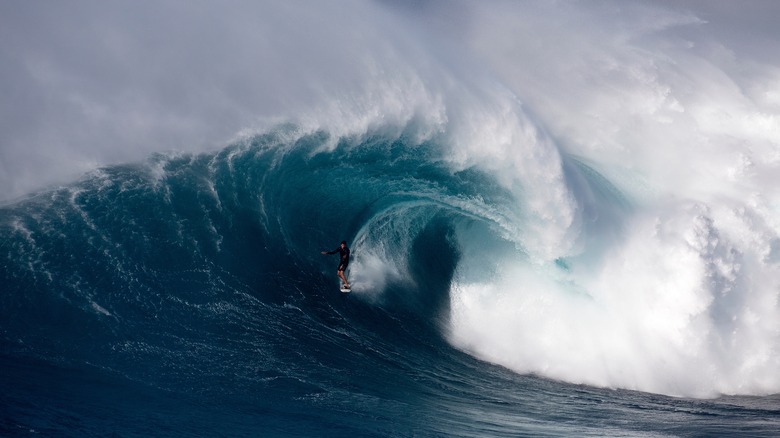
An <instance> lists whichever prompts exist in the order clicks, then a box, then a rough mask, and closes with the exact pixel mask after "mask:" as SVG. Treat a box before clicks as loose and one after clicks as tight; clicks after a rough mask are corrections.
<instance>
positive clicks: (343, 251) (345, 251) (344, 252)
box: [322, 240, 350, 289]
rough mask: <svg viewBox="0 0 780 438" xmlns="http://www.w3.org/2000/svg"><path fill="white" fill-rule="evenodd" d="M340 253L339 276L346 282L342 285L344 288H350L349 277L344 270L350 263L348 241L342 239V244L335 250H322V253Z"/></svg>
mask: <svg viewBox="0 0 780 438" xmlns="http://www.w3.org/2000/svg"><path fill="white" fill-rule="evenodd" d="M336 253H339V254H340V255H341V261H340V262H339V271H338V276H339V278H341V281H343V282H344V285H343V286H342V288H343V289H349V288H350V287H349V282H348V281H347V277H345V276H344V271H346V270H347V265H349V248H347V241H346V240H342V241H341V245H339V247H338V248H336V249H334V250H333V251H322V254H331V255H332V254H336Z"/></svg>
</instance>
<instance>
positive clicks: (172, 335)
mask: <svg viewBox="0 0 780 438" xmlns="http://www.w3.org/2000/svg"><path fill="white" fill-rule="evenodd" d="M329 141H330V138H329V137H328V136H327V135H326V134H324V133H313V134H307V135H301V136H297V135H295V129H294V127H280V128H278V129H277V130H276V131H274V132H273V133H268V134H265V135H258V136H255V137H252V138H249V139H247V140H246V141H244V142H241V143H240V144H237V145H233V146H230V147H227V148H225V149H224V150H221V151H219V152H217V153H210V154H200V155H190V154H187V155H176V156H164V155H156V156H154V157H151V158H150V159H149V160H147V161H145V162H143V163H138V164H133V165H122V166H113V167H107V168H103V169H100V170H97V171H94V172H93V173H91V174H90V175H88V176H86V177H85V178H84V179H82V180H81V181H79V182H77V183H74V184H72V185H70V186H67V187H63V188H60V189H57V190H53V191H49V192H45V193H42V194H39V195H36V196H33V197H31V198H29V199H26V200H24V201H20V202H18V203H15V204H12V205H10V206H6V207H4V208H3V209H2V233H3V237H4V240H3V260H4V261H3V266H4V268H3V271H2V274H3V278H2V282H3V284H4V293H3V297H2V310H3V315H2V320H3V333H2V334H3V337H2V341H3V355H2V369H3V373H2V385H3V391H2V393H3V396H2V397H3V400H2V404H3V406H4V409H3V414H2V423H1V425H2V429H3V432H4V434H10V435H43V436H58V435H72V436H101V435H110V434H117V435H121V436H142V435H153V436H182V435H184V436H187V435H203V436H241V435H244V436H262V435H268V436H271V435H290V436H346V435H356V436H479V435H482V436H484V435H487V436H518V435H527V436H561V435H600V436H603V435H610V436H686V435H688V436H695V435H728V434H734V435H741V434H746V433H748V434H754V435H756V436H760V435H765V436H770V435H772V434H774V433H776V432H777V430H778V426H780V416H779V415H778V414H780V410H779V409H778V401H780V399H778V397H777V396H760V397H755V396H747V395H744V396H731V397H726V396H721V397H716V398H705V399H695V398H686V397H671V396H666V395H662V394H653V393H649V392H642V391H632V390H627V389H621V388H619V387H618V385H615V386H613V387H612V388H603V387H596V386H588V385H584V384H577V383H567V382H566V381H563V380H561V379H555V378H550V377H546V376H545V375H544V372H543V371H542V370H537V369H531V370H528V371H527V372H516V371H513V370H511V369H509V368H507V367H506V366H501V365H500V364H495V363H489V362H486V361H483V360H480V359H479V358H478V357H474V356H473V355H470V354H467V352H464V350H463V349H461V348H458V346H459V345H458V342H459V341H458V340H457V339H456V340H453V339H452V338H453V337H454V338H457V337H458V336H459V335H458V334H457V329H455V328H453V324H456V323H457V319H458V318H461V317H459V316H457V313H456V312H458V309H459V308H460V307H462V306H465V305H464V304H458V303H456V301H457V300H456V297H455V295H456V294H457V293H459V292H455V291H454V289H458V288H459V287H460V288H466V286H462V287H461V286H457V285H458V284H472V283H475V282H480V281H482V282H484V281H487V279H489V278H491V276H495V274H490V273H487V271H489V266H491V265H492V264H493V263H495V262H496V261H495V259H494V256H492V255H491V254H501V255H502V257H510V258H511V259H512V260H516V261H517V262H518V263H526V262H525V260H528V259H529V256H528V254H527V253H526V252H527V251H524V250H523V249H522V248H518V247H516V246H515V245H513V244H509V243H508V241H507V239H508V237H507V233H509V231H508V229H509V227H508V226H507V225H505V224H503V223H502V221H504V220H508V219H506V218H507V217H508V216H509V215H510V214H509V213H508V212H502V211H501V210H502V209H503V207H502V206H503V205H504V204H505V203H506V202H507V198H508V197H511V195H510V194H509V193H507V191H506V190H504V189H502V188H501V187H500V186H498V185H497V184H495V183H492V182H491V179H490V176H489V175H487V174H485V173H483V172H479V171H476V170H472V169H464V170H461V171H458V172H452V171H450V170H449V169H448V168H447V167H446V166H444V165H443V164H442V163H441V162H439V161H437V160H435V159H432V157H431V154H432V152H431V151H434V150H436V149H437V146H436V145H435V144H419V145H414V144H412V145H410V144H408V143H406V142H405V141H404V140H401V139H395V140H392V141H391V140H387V139H385V138H382V137H371V138H366V139H364V140H361V141H360V142H357V143H350V142H349V141H346V140H342V141H340V142H338V143H337V144H335V145H334V146H333V148H332V149H330V150H326V151H323V150H322V147H323V145H325V144H328V142H329ZM591 172H592V171H591V170H588V171H587V172H583V173H582V176H583V178H585V180H586V181H589V182H590V183H591V184H593V185H594V186H598V185H599V184H603V181H602V180H601V179H600V178H597V177H595V176H594V175H593V174H592V173H591ZM600 192H602V195H603V196H604V197H606V198H607V199H608V200H609V199H612V200H613V201H614V202H616V203H618V204H620V205H622V204H621V202H622V201H621V202H618V201H619V200H616V198H614V196H616V195H614V194H613V193H611V192H609V191H607V190H603V188H602V190H600ZM621 208H623V207H621ZM619 210H620V209H619ZM342 238H346V239H348V240H349V241H350V244H351V247H352V252H353V261H352V263H351V265H350V269H351V270H350V276H351V278H352V282H353V284H354V286H353V288H354V291H353V292H352V293H350V294H342V293H340V292H339V291H338V282H337V279H336V277H335V272H334V270H335V266H336V264H337V261H336V260H335V259H334V258H330V257H326V256H322V255H321V254H320V250H323V249H330V247H335V246H336V245H337V243H338V241H340V240H341V239H342ZM569 263H571V262H568V263H566V264H564V262H562V261H559V262H558V263H557V264H554V265H553V268H551V269H557V270H560V271H563V272H567V271H570V270H571V269H572V268H571V267H570V266H569ZM464 265H465V266H464ZM477 268H479V269H477ZM469 282H471V283H469ZM517 289H518V290H521V291H522V290H524V286H523V285H518V286H517ZM551 293H552V292H551ZM561 293H563V294H565V296H566V297H565V299H570V300H580V297H578V296H577V295H574V294H573V293H571V292H561ZM507 310H509V309H505V311H507ZM461 311H463V310H461ZM478 311H481V309H478ZM549 312H550V314H549V315H547V317H549V318H555V317H557V315H556V313H555V312H554V310H549ZM471 317H472V318H473V317H476V316H471ZM483 322H484V324H487V325H490V324H495V321H491V320H490V319H487V320H484V321H483ZM545 329H546V328H545V327H540V329H539V330H538V331H536V332H534V333H530V334H515V335H514V336H515V337H517V338H518V339H521V338H523V337H525V336H531V337H536V338H540V339H541V338H546V337H549V336H550V334H549V333H548V332H545ZM474 330H475V331H478V330H479V328H476V329H474ZM570 336H576V335H575V334H571V335H570ZM534 347H535V348H539V347H538V346H534ZM516 348H517V350H518V352H517V354H518V355H522V354H523V353H522V352H524V351H527V348H526V346H524V345H523V343H522V342H517V344H516ZM555 348H556V347H555V346H551V347H550V349H551V350H554V349H555ZM466 351H468V350H466ZM531 353H533V354H536V355H541V354H543V353H538V352H529V354H531ZM604 355H605V356H607V355H608V353H604ZM526 360H527V361H529V362H533V361H536V360H538V361H548V360H549V358H547V357H536V356H530V357H528V358H527V359H526ZM581 360H582V361H583V364H582V366H583V367H587V366H592V365H590V364H588V363H587V362H586V360H585V358H581ZM645 360H653V357H652V356H648V357H647V358H646V359H645ZM605 366H607V365H605ZM570 372H571V373H572V374H574V375H576V371H575V370H571V371H570ZM586 372H587V370H585V371H583V373H586ZM659 374H660V375H661V376H665V375H666V374H665V373H659ZM659 378H665V377H659ZM616 382H619V380H616Z"/></svg>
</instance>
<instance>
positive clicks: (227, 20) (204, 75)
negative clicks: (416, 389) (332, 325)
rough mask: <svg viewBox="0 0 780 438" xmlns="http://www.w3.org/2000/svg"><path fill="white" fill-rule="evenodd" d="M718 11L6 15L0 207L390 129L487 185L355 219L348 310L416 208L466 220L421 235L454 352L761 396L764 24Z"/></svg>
mask: <svg viewBox="0 0 780 438" xmlns="http://www.w3.org/2000/svg"><path fill="white" fill-rule="evenodd" d="M727 3H728V2H723V3H720V2H682V3H677V2H641V1H634V2H623V1H620V2H617V1H615V2H610V1H605V2H598V3H581V2H555V3H548V2H545V3H534V2H520V3H518V2H488V3H479V4H476V3H466V2H462V3H461V2H435V1H434V2H422V3H420V4H415V3H402V4H401V5H396V4H394V3H391V2H378V3H371V2H342V3H339V4H338V5H336V6H334V5H332V4H328V5H324V4H320V3H319V2H295V1H294V2H285V3H284V4H283V5H281V4H263V3H260V4H257V3H254V2H231V3H228V5H227V6H226V7H220V8H219V9H218V10H215V8H216V7H215V6H214V5H212V4H209V3H206V2H193V3H188V4H187V5H186V6H184V5H178V4H175V3H162V4H158V3H156V2H131V3H113V2H112V3H101V4H93V3H86V2H84V3H79V2H76V3H68V4H67V5H66V4H57V3H54V4H45V5H42V4H39V3H32V4H25V5H19V4H11V3H5V4H3V5H2V6H0V17H2V18H0V40H2V43H0V56H1V57H2V58H0V59H2V60H3V62H0V78H2V84H1V85H0V87H2V88H0V90H2V91H3V94H4V95H5V96H8V98H7V99H2V103H0V114H2V115H3V117H2V121H0V187H2V190H3V191H2V193H1V194H0V197H2V199H3V200H4V201H5V202H6V203H8V204H13V201H11V200H13V199H16V198H17V197H20V196H22V195H25V194H27V193H30V192H32V191H35V190H41V189H44V188H46V187H49V186H51V185H52V184H55V185H56V184H66V183H68V182H70V181H72V180H74V179H75V178H77V176H78V175H80V174H82V173H83V172H84V171H88V170H92V169H95V168H97V167H99V166H103V165H108V164H114V163H121V162H127V161H139V160H142V159H144V158H145V157H147V156H149V155H150V154H152V153H154V152H165V151H169V150H175V151H183V152H187V153H197V152H203V151H215V150H220V149H221V148H222V147H224V146H225V145H227V144H233V143H236V142H240V141H241V140H242V139H251V138H253V136H254V135H255V134H257V133H264V132H267V131H268V130H271V129H272V127H274V126H276V125H277V124H278V123H285V122H293V123H295V126H296V127H297V128H296V132H295V134H290V135H291V138H293V139H295V138H302V137H304V136H305V135H307V134H311V133H316V132H323V131H324V132H327V133H328V136H327V139H328V140H326V141H324V142H323V143H322V144H321V145H319V146H318V147H317V150H316V151H313V152H312V154H313V155H316V154H317V153H329V152H333V151H335V150H337V149H338V147H339V144H340V143H339V141H341V140H345V139H346V140H347V141H348V143H349V144H350V145H352V146H354V147H360V146H361V145H365V144H366V143H367V142H366V141H364V140H366V139H369V138H371V137H372V136H381V137H383V138H389V139H397V140H399V141H403V142H404V144H406V145H408V147H409V148H411V149H413V148H430V154H429V155H428V156H426V159H430V161H431V162H432V163H436V165H437V166H442V167H443V168H446V169H447V170H448V171H449V172H451V173H452V174H457V173H458V172H468V171H477V172H479V173H480V174H482V175H487V176H488V178H489V179H490V181H488V182H485V183H484V185H481V184H478V183H477V182H474V183H473V185H474V186H475V188H474V192H473V193H465V188H464V189H463V191H464V193H448V192H445V193H442V192H440V191H437V190H436V187H435V185H424V184H423V185H419V186H418V185H413V184H412V185H410V186H405V188H404V191H406V193H407V194H408V193H409V192H412V191H414V194H415V201H416V202H417V204H415V203H411V204H398V205H396V204H393V205H389V206H388V208H387V210H385V211H384V212H383V213H382V214H377V215H375V216H372V217H371V218H369V220H367V221H366V222H365V223H363V224H361V225H362V226H361V227H359V231H358V233H357V235H356V236H353V238H354V241H355V242H356V245H357V248H356V249H357V250H362V251H363V257H362V258H358V259H356V261H355V262H354V264H353V266H352V270H353V275H354V276H355V278H356V283H358V284H363V285H371V286H372V287H373V289H372V288H367V289H366V290H365V293H364V294H363V295H362V298H359V299H364V300H366V301H367V302H372V303H381V302H382V301H381V300H382V297H381V296H379V295H381V293H382V291H383V290H384V289H383V286H384V285H386V284H388V282H392V281H396V280H398V279H404V278H409V277H413V276H411V275H409V274H410V270H411V269H413V267H411V266H408V265H406V264H405V261H404V260H403V254H399V253H393V252H392V248H393V247H394V246H401V247H403V248H406V247H409V246H411V245H413V242H411V241H409V242H406V241H403V239H404V236H403V235H402V234H400V235H396V234H394V233H393V232H388V233H386V234H382V232H379V231H377V230H380V229H385V228H383V226H384V225H385V224H388V223H390V224H394V226H395V228H393V229H394V230H399V229H402V228H403V226H402V225H400V224H407V225H408V224H412V225H413V221H414V220H421V221H424V220H428V219H430V217H429V213H428V210H425V209H426V208H428V207H427V206H428V205H430V204H429V203H428V201H430V203H432V204H435V205H436V206H438V207H437V208H443V209H444V210H445V211H448V212H451V214H452V215H453V216H454V217H456V218H468V220H460V219H458V220H452V224H453V225H452V228H453V229H452V233H451V235H447V236H446V238H445V237H441V236H440V235H439V234H437V232H436V230H433V231H431V233H432V236H434V237H436V238H437V239H439V240H436V239H433V238H432V240H433V241H436V242H445V241H446V242H453V243H454V244H455V246H456V247H457V251H455V250H452V249H451V248H450V249H448V251H450V250H452V252H453V253H455V252H457V253H459V254H460V256H461V257H460V259H459V262H458V264H457V266H456V268H455V270H454V273H453V280H452V284H451V288H450V290H449V298H448V299H449V303H448V306H447V309H448V312H449V315H448V318H446V325H445V326H444V327H443V328H442V330H443V331H444V332H445V334H446V336H447V338H448V339H449V340H450V341H451V342H452V344H453V345H455V346H457V347H458V348H461V349H463V350H464V351H466V352H468V353H470V354H473V355H475V356H477V357H479V358H482V359H485V360H488V361H490V362H494V363H497V364H500V365H503V366H506V367H508V368H510V369H512V370H513V371H516V372H518V373H535V374H539V375H543V376H547V377H551V378H555V379H560V380H564V381H567V382H573V383H584V384H589V385H596V386H606V387H613V388H627V389H636V390H641V391H648V392H655V393H663V394H669V395H684V396H697V397H708V396H714V395H717V394H720V393H726V394H771V393H777V392H779V391H780V374H778V373H777V370H778V369H780V303H778V296H779V295H780V93H779V92H778V90H780V56H778V55H777V54H776V47H777V45H776V44H777V42H778V34H777V33H776V32H777V31H776V30H775V29H774V25H771V26H770V25H769V24H767V23H766V22H765V17H767V16H775V17H776V16H778V13H779V11H778V7H777V6H775V5H774V4H773V3H770V2H753V3H749V4H747V6H745V7H739V8H737V7H736V6H729V5H728V4H727ZM773 14H774V15H773ZM732 18H735V19H732ZM282 143H284V142H282ZM291 143H293V142H292V141H291V142H290V143H284V144H291ZM432 145H435V147H434V146H432ZM409 179H410V180H413V178H409ZM401 180H403V178H401ZM413 182H415V183H416V182H417V181H416V180H414V181H413ZM465 186H468V185H464V187H465ZM488 191H489V192H490V194H488ZM497 193H499V194H500V195H497ZM421 199H422V200H424V201H421ZM420 204H422V207H420ZM437 211H438V210H437ZM421 212H422V213H421ZM437 214H438V213H437ZM430 216H434V213H430ZM445 216H446V215H445ZM447 219H450V217H449V216H447ZM475 224H476V225H475ZM410 227H412V226H411V225H410ZM412 228H413V227H412ZM407 237H408V236H407ZM389 241H392V242H389ZM359 292H360V291H356V292H355V293H354V295H355V296H356V297H361V295H360V294H359Z"/></svg>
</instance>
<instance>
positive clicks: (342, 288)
mask: <svg viewBox="0 0 780 438" xmlns="http://www.w3.org/2000/svg"><path fill="white" fill-rule="evenodd" d="M339 290H340V291H342V292H344V293H349V292H352V289H347V288H345V287H344V286H342V287H341V288H340V289H339Z"/></svg>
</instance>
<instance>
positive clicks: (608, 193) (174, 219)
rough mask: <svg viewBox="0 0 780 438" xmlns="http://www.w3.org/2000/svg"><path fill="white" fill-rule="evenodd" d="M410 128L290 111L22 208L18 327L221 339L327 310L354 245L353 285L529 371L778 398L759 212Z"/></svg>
mask: <svg viewBox="0 0 780 438" xmlns="http://www.w3.org/2000/svg"><path fill="white" fill-rule="evenodd" d="M398 132H400V133H401V134H397V135H387V134H386V133H381V132H378V133H370V134H368V135H364V136H358V137H334V136H333V135H332V134H329V133H327V132H324V131H314V132H311V131H306V130H302V129H300V127H298V126H295V125H287V126H280V127H278V128H277V129H275V130H272V131H269V132H267V133H265V134H259V135H254V136H251V137H248V138H246V139H245V140H243V141H241V142H239V143H237V144H235V145H232V146H230V147H227V148H225V149H223V150H221V151H218V152H216V153H207V154H199V155H190V154H179V155H176V154H174V155H163V154H157V155H154V156H152V157H150V158H149V159H148V160H147V161H146V162H143V163H139V164H135V165H123V166H113V167H107V168H103V169H100V170H97V171H95V172H93V173H91V174H90V175H88V176H87V177H86V178H84V179H83V180H82V181H81V182H79V183H77V184H74V185H72V186H67V187H63V188H61V189H58V190H55V191H52V192H46V193H42V194H39V195H37V196H34V197H32V198H30V199H28V200H26V201H23V202H20V203H17V204H13V205H11V206H6V207H4V208H3V210H2V233H3V236H4V240H3V253H4V259H5V262H4V265H5V268H4V269H3V273H2V274H3V283H4V284H5V285H6V288H5V289H6V290H7V292H6V293H5V294H4V297H3V306H2V308H3V313H4V315H3V319H4V321H7V323H6V325H5V327H4V338H5V342H6V343H7V344H8V345H13V346H14V348H18V349H21V351H28V352H32V353H34V354H35V355H42V356H44V357H64V358H66V359H67V360H85V361H87V362H90V363H103V364H105V363H106V359H105V356H106V355H107V356H108V357H112V358H113V359H112V361H111V365H110V366H109V365H106V366H109V367H115V366H118V365H117V364H118V363H121V362H123V361H126V360H127V357H128V355H130V356H135V355H148V354H152V355H153V354H154V351H155V350H158V349H164V348H168V347H169V346H166V343H167V342H177V341H176V340H177V339H189V341H187V342H188V343H195V342H205V344H204V345H203V346H202V348H206V349H218V344H217V343H214V342H209V341H202V340H201V341H197V337H195V338H191V336H190V335H188V332H197V331H199V330H201V329H203V327H201V326H202V325H203V324H219V325H220V326H222V325H225V326H226V327H227V328H226V330H228V331H229V332H232V331H234V330H241V329H242V328H241V327H242V326H244V327H246V326H247V325H254V324H258V321H257V320H256V319H255V318H254V317H255V316H257V315H253V313H254V312H256V311H257V310H256V308H257V307H258V306H261V307H262V306H265V305H280V304H285V306H288V305H290V306H293V307H291V309H293V310H295V311H302V312H303V313H304V314H309V317H312V313H313V314H315V315H319V314H320V312H321V310H322V309H320V308H319V306H313V307H312V306H311V305H310V304H306V305H303V307H300V306H302V304H301V303H299V301H300V300H301V299H306V297H311V296H312V295H327V294H328V293H329V292H330V291H331V290H335V285H336V279H335V272H333V271H334V269H335V264H334V260H331V259H328V258H327V257H323V256H321V255H320V254H319V252H320V251H321V250H324V249H331V247H334V246H335V245H336V243H337V242H339V241H340V240H342V239H346V240H348V241H349V242H350V245H351V247H352V251H353V262H352V264H351V265H350V271H349V275H350V278H351V281H352V282H353V284H354V292H353V293H352V294H351V295H352V296H353V297H354V299H356V300H360V301H363V302H365V303H367V304H368V305H370V306H374V307H377V308H379V309H384V310H385V311H386V312H389V313H390V314H391V315H396V316H395V317H394V318H401V319H402V320H405V321H407V323H408V324H414V325H420V326H421V327H427V328H425V329H424V331H426V332H427V331H432V332H431V333H439V334H440V335H443V336H445V337H446V338H448V339H449V340H450V342H451V343H452V344H453V345H455V346H457V347H458V348H461V349H463V350H465V351H467V352H470V353H472V354H474V355H476V356H478V357H480V358H483V359H486V360H489V361H491V362H495V363H498V364H502V365H504V366H507V367H509V368H511V369H513V370H515V371H517V372H520V373H535V374H539V375H544V376H548V377H552V378H556V379H561V380H565V381H569V382H574V383H586V384H590V385H597V386H607V387H621V388H629V389H638V390H643V391H650V392H658V393H665V394H675V395H676V394H683V395H697V396H708V395H713V394H716V393H742V394H761V393H772V392H777V390H778V384H780V383H779V382H778V381H777V378H776V373H774V370H775V369H776V368H775V365H777V361H778V356H777V354H776V351H775V348H774V347H775V346H776V345H777V341H778V339H777V330H776V327H775V325H776V321H778V319H777V318H776V317H777V316H778V315H777V312H778V309H777V305H776V290H775V289H774V288H773V283H772V278H776V277H774V273H775V272H776V270H777V267H778V264H779V263H780V258H778V256H777V251H778V246H777V242H778V238H777V237H776V236H777V235H776V234H773V233H772V229H771V227H769V225H768V221H767V222H765V223H764V224H763V227H762V226H761V225H762V222H761V219H762V216H761V214H762V212H763V210H762V208H761V206H760V205H745V204H741V205H739V206H734V205H732V204H731V203H725V202H722V203H714V204H713V203H705V202H703V201H700V200H687V199H680V200H674V201H670V202H660V201H658V200H654V201H652V202H651V201H648V200H647V198H642V197H640V196H637V195H636V194H634V193H631V191H630V190H622V189H621V188H620V184H619V182H614V181H615V180H617V178H612V179H611V178H609V177H607V176H606V175H607V173H601V172H598V171H597V170H596V169H595V166H596V165H597V164H594V163H587V164H586V162H587V161H586V160H584V159H582V158H578V157H574V156H571V155H566V154H562V155H560V156H559V157H560V179H555V181H559V182H560V184H561V185H560V186H559V187H557V188H555V187H553V188H551V187H550V177H549V175H548V174H544V175H542V176H541V177H542V178H543V181H541V182H540V181H538V180H535V179H534V175H531V176H529V175H523V176H518V177H517V178H508V177H507V171H506V163H501V164H500V163H490V164H488V165H485V164H484V162H483V161H482V159H480V160H478V161H477V162H475V163H474V164H473V165H464V163H463V162H461V161H459V160H453V159H452V147H453V146H452V144H449V143H447V137H446V136H438V137H437V136H432V137H430V138H429V139H427V140H425V141H423V142H416V141H410V140H409V137H410V136H407V135H406V134H404V132H408V130H406V131H404V130H400V131H398ZM541 144H542V147H546V146H545V144H546V143H545V142H541ZM542 156H543V157H548V156H549V155H544V154H543V155H542ZM499 158H500V157H499ZM545 159H546V158H545ZM523 166H529V164H527V163H523ZM502 167H503V168H502ZM623 181H624V180H620V182H623ZM540 184H541V185H543V186H540ZM561 189H565V193H564V194H563V195H562V196H557V197H554V198H549V195H550V193H560V190H561ZM545 200H547V202H549V203H550V204H552V205H546V206H545V208H541V209H540V208H538V205H540V204H539V203H540V202H543V201H545ZM561 203H563V204H561ZM559 205H563V206H564V207H565V208H568V211H566V212H565V214H563V215H561V214H556V216H555V217H550V215H549V214H548V212H550V211H552V210H553V206H559ZM558 213H560V212H558ZM763 219H764V220H767V219H768V218H766V217H764V218H763ZM542 233H546V235H544V234H542ZM295 303H298V304H295ZM285 308H287V307H285ZM204 315H207V317H206V318H205V320H204V319H201V318H204ZM269 318H270V319H269V320H267V321H266V323H268V324H270V326H269V327H267V328H266V329H263V330H261V331H265V330H269V331H272V332H273V334H271V333H267V335H268V336H277V335H278V331H279V330H281V329H280V328H279V327H275V328H274V324H276V323H279V321H280V320H278V319H275V318H272V317H270V316H269ZM317 318H321V316H317ZM316 330H317V331H320V330H322V328H317V329H316ZM85 336H86V337H87V339H86V340H85V339H84V338H85ZM107 350H112V351H107ZM117 350H119V351H120V352H119V353H118V352H117ZM213 359H215V358H213V357H212V358H211V359H209V360H213ZM702 370H706V372H703V371H702Z"/></svg>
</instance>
